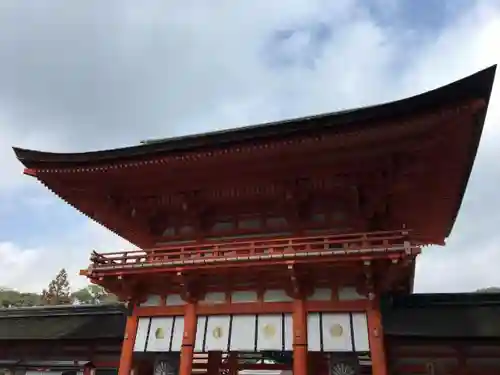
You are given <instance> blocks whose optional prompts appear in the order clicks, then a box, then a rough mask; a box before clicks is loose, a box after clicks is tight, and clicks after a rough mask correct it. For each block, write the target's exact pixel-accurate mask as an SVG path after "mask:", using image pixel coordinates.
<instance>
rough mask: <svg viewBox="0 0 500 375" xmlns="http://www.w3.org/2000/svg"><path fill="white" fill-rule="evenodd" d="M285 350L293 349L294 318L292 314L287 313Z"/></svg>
mask: <svg viewBox="0 0 500 375" xmlns="http://www.w3.org/2000/svg"><path fill="white" fill-rule="evenodd" d="M284 336H285V350H286V351H292V350H293V320H292V314H285V335H284Z"/></svg>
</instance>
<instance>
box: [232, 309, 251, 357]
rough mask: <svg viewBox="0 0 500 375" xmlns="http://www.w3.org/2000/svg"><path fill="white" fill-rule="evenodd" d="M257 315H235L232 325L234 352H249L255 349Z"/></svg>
mask: <svg viewBox="0 0 500 375" xmlns="http://www.w3.org/2000/svg"><path fill="white" fill-rule="evenodd" d="M255 320H256V317H255V315H235V316H233V322H232V324H231V343H230V346H229V347H230V350H232V351H249V352H253V351H254V349H255Z"/></svg>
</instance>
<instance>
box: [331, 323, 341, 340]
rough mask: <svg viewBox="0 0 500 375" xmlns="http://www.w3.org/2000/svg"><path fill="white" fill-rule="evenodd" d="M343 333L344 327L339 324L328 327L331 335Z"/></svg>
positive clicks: (338, 335)
mask: <svg viewBox="0 0 500 375" xmlns="http://www.w3.org/2000/svg"><path fill="white" fill-rule="evenodd" d="M343 333H344V328H342V326H341V325H340V324H334V325H332V326H331V327H330V335H331V336H332V337H340V336H342V334H343Z"/></svg>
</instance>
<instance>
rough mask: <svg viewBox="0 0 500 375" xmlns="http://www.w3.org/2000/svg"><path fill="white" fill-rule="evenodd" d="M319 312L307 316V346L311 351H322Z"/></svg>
mask: <svg viewBox="0 0 500 375" xmlns="http://www.w3.org/2000/svg"><path fill="white" fill-rule="evenodd" d="M320 330H321V329H320V318H319V313H311V314H309V315H308V316H307V347H308V349H309V351H311V352H320V351H321V338H320Z"/></svg>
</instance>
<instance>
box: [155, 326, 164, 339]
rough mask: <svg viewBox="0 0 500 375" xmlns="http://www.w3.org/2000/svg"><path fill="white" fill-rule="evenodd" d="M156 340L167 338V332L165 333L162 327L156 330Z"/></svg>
mask: <svg viewBox="0 0 500 375" xmlns="http://www.w3.org/2000/svg"><path fill="white" fill-rule="evenodd" d="M155 338H157V339H158V340H161V339H164V338H165V332H163V328H161V327H159V328H156V331H155Z"/></svg>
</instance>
